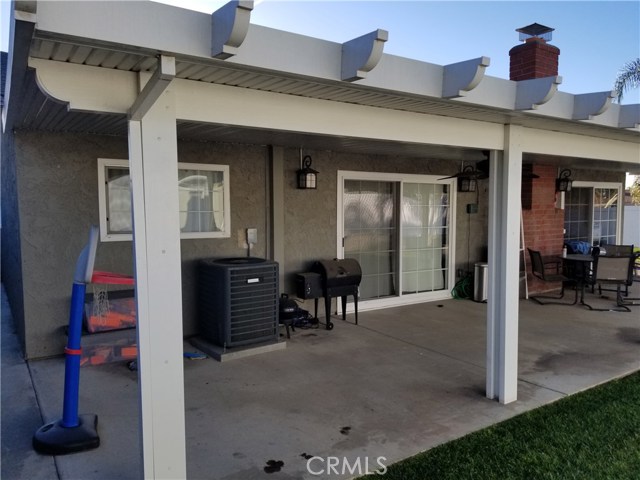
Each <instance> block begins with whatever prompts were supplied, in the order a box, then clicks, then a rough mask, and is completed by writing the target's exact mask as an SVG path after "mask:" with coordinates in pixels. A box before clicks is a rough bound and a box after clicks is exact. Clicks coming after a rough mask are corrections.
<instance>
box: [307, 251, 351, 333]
mask: <svg viewBox="0 0 640 480" xmlns="http://www.w3.org/2000/svg"><path fill="white" fill-rule="evenodd" d="M311 271H312V272H314V273H318V274H320V276H321V278H322V296H323V297H324V308H325V316H326V319H327V330H331V329H332V328H333V323H331V316H330V314H331V299H332V298H333V297H342V319H343V320H345V318H346V311H347V296H349V295H353V305H354V308H355V318H356V325H357V324H358V287H359V285H360V281H361V280H362V269H361V268H360V264H359V263H358V262H357V260H355V259H353V258H344V259H337V258H335V259H333V260H319V261H317V262H315V263H314V264H313V266H312V267H311ZM317 301H318V300H317V297H316V311H317Z"/></svg>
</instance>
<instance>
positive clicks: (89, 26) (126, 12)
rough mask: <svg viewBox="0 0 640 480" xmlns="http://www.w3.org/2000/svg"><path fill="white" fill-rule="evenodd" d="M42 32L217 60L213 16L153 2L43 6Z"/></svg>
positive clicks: (40, 10)
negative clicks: (214, 48)
mask: <svg viewBox="0 0 640 480" xmlns="http://www.w3.org/2000/svg"><path fill="white" fill-rule="evenodd" d="M37 28H38V30H39V31H41V32H47V33H50V34H57V35H63V36H71V37H78V38H87V39H91V40H92V41H94V42H95V41H97V43H100V42H108V43H113V44H118V45H130V46H132V47H136V48H144V49H152V50H154V51H159V52H160V51H161V52H168V53H181V54H185V55H192V56H196V57H204V58H211V16H210V15H207V14H206V13H201V12H195V11H191V10H186V9H184V8H177V7H172V6H169V5H164V4H161V3H156V2H150V1H91V2H78V1H55V2H51V1H40V2H38V25H37Z"/></svg>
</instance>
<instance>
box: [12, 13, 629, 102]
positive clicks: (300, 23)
mask: <svg viewBox="0 0 640 480" xmlns="http://www.w3.org/2000/svg"><path fill="white" fill-rule="evenodd" d="M112 1H123V0H112ZM157 1H160V3H167V4H173V5H176V6H179V7H181V8H189V9H192V10H199V11H202V12H206V13H211V12H213V11H215V10H217V9H218V8H220V7H221V6H222V5H224V4H225V3H226V1H224V0H222V1H221V0H157ZM0 2H1V3H2V18H1V20H0V27H1V28H0V32H1V34H2V35H1V39H2V42H1V43H0V47H1V49H2V50H3V51H6V50H7V45H8V44H7V40H6V39H7V38H8V27H7V24H8V11H9V3H10V2H9V0H0ZM251 22H252V23H255V24H259V25H264V26H267V27H272V28H276V29H281V30H286V31H290V32H295V33H300V34H304V35H309V36H312V37H317V38H322V39H325V40H329V41H334V42H339V43H343V42H345V41H348V40H350V39H352V38H355V37H358V36H360V35H363V34H365V33H369V32H371V31H373V30H375V29H377V28H382V29H384V30H387V31H388V32H389V40H388V41H387V42H386V44H385V46H384V52H385V53H389V54H393V55H400V56H403V57H408V58H412V59H415V60H422V61H425V62H430V63H435V64H439V65H447V64H449V63H456V62H459V61H463V60H468V59H472V58H477V57H480V56H487V57H490V59H491V65H490V66H489V68H488V69H487V71H486V74H487V75H490V76H494V77H499V78H509V53H508V52H509V49H511V48H512V47H514V46H516V45H518V44H520V41H519V39H518V33H517V32H516V31H515V30H516V29H517V28H520V27H524V26H526V25H529V24H531V23H534V22H537V23H540V24H542V25H546V26H548V27H551V28H554V29H555V31H554V32H553V39H552V40H551V42H550V43H551V44H553V45H555V46H557V47H558V48H559V49H560V59H559V65H560V66H559V72H558V73H559V75H561V76H562V80H563V81H562V85H560V88H559V89H560V90H561V91H564V92H568V93H573V94H580V93H590V92H600V91H606V90H610V89H611V88H612V87H613V83H614V81H615V78H616V75H617V73H618V72H619V70H620V69H621V68H622V67H623V65H624V64H625V63H627V62H629V61H631V60H634V59H636V58H638V57H640V1H639V0H632V1H579V2H578V1H564V2H559V1H552V0H550V1H544V0H539V1H535V2H533V1H531V2H530V1H455V0H450V1H391V0H378V1H369V0H346V1H345V0H323V1H307V0H258V1H256V2H255V5H254V9H253V11H252V14H251ZM622 103H623V104H629V103H640V89H635V90H632V91H629V92H627V93H626V95H625V97H624V98H623V101H622Z"/></svg>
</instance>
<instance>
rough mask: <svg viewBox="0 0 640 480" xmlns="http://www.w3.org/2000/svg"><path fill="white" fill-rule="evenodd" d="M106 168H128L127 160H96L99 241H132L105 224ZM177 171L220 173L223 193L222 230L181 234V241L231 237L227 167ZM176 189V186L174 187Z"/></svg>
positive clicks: (186, 166) (197, 166) (183, 166)
mask: <svg viewBox="0 0 640 480" xmlns="http://www.w3.org/2000/svg"><path fill="white" fill-rule="evenodd" d="M107 167H116V168H129V160H123V159H115V158H98V212H99V216H100V240H101V241H103V242H122V241H130V240H132V239H133V235H132V234H131V233H109V229H108V222H107V209H108V206H107V188H106V169H107ZM178 170H203V171H213V172H222V174H223V177H224V191H223V202H224V206H223V215H224V228H223V229H222V230H220V231H217V232H181V233H180V238H181V239H199V238H229V237H231V203H230V197H231V195H230V192H229V188H230V178H229V166H228V165H215V164H210V163H180V162H179V163H178ZM176 188H178V186H177V185H176Z"/></svg>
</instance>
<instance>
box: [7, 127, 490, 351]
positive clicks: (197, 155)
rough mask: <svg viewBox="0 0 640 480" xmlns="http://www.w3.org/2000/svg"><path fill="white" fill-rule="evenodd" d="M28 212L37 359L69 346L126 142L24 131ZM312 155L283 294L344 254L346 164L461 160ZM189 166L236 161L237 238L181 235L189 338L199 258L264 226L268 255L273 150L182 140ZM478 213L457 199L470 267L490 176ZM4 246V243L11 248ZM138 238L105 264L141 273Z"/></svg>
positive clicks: (22, 171)
mask: <svg viewBox="0 0 640 480" xmlns="http://www.w3.org/2000/svg"><path fill="white" fill-rule="evenodd" d="M15 146H16V155H17V159H18V162H17V177H18V184H19V186H20V188H19V191H18V195H19V196H18V198H19V202H18V205H19V208H20V211H21V213H22V217H21V219H22V224H21V225H20V227H21V243H20V248H21V251H22V262H23V263H22V265H23V268H24V272H25V277H24V306H25V319H26V322H25V323H26V328H25V332H24V333H25V340H26V342H25V343H26V354H27V356H28V357H29V358H37V357H46V356H50V355H58V354H60V352H61V351H62V349H63V347H64V343H65V341H66V337H65V335H64V327H65V326H66V324H67V322H68V312H69V299H70V290H71V282H72V277H73V271H74V268H75V262H76V259H77V256H78V254H79V252H80V250H81V249H82V247H83V245H84V244H85V242H86V240H87V233H88V227H89V225H91V224H97V223H98V221H99V219H98V188H97V181H98V180H97V171H98V170H97V158H100V157H104V158H121V159H125V158H127V156H128V153H127V148H128V146H127V140H126V138H119V137H108V136H97V135H65V134H49V133H33V132H20V133H17V134H16V136H15ZM305 153H306V154H310V155H312V157H313V162H314V163H313V166H314V168H316V169H317V170H318V171H319V172H320V174H319V184H318V189H317V190H314V191H303V190H298V189H296V188H295V174H296V170H297V169H298V168H299V151H298V150H297V149H285V153H284V185H285V191H284V209H285V212H284V219H285V220H284V221H285V235H284V238H285V245H284V251H285V261H284V262H283V264H281V266H280V268H281V269H282V271H283V272H285V273H286V275H285V282H284V285H282V286H281V291H282V292H288V293H294V292H295V287H294V285H293V278H294V275H295V273H296V272H300V271H305V270H307V269H308V268H309V266H310V264H311V263H312V262H313V261H314V260H316V259H319V258H333V257H335V255H336V228H337V225H336V210H337V174H338V170H356V171H369V172H402V173H415V174H426V175H438V176H440V175H442V176H444V175H449V174H452V173H455V172H456V171H457V170H458V168H459V162H454V161H451V160H448V161H444V160H438V159H415V158H402V157H389V156H382V155H364V154H363V155H357V154H351V153H343V152H331V151H310V152H307V151H305ZM178 157H179V161H181V162H188V163H217V164H226V165H229V166H230V178H231V188H230V193H231V232H232V235H231V238H226V239H206V240H182V242H181V255H182V263H183V266H182V297H183V302H182V303H183V325H184V334H185V336H190V335H194V334H197V333H198V324H197V312H196V309H197V295H198V288H197V281H196V278H197V264H198V260H199V259H202V258H207V257H227V256H244V255H246V249H245V248H244V246H243V245H242V243H241V241H240V240H239V231H240V232H241V231H244V229H246V228H249V227H253V228H257V229H258V244H257V245H256V247H255V249H254V250H253V251H252V254H253V255H255V256H259V257H265V256H266V255H267V254H266V252H267V227H268V225H267V219H268V218H269V216H268V208H269V200H268V198H267V192H268V189H267V181H268V178H269V175H268V165H269V161H268V148H267V147H265V146H252V145H235V144H221V143H220V144H218V143H199V142H179V144H178ZM479 187H480V191H479V193H478V195H479V204H480V209H479V213H478V214H473V215H471V216H467V214H466V204H467V203H475V202H476V194H459V195H458V222H457V225H456V232H457V233H456V235H457V244H456V257H457V259H458V260H457V268H463V269H466V264H467V240H468V238H469V237H468V235H467V230H468V227H469V224H468V220H471V232H472V233H471V237H470V238H471V243H470V252H471V257H470V264H471V268H473V263H474V262H475V261H478V260H484V258H481V257H482V255H483V254H484V249H483V247H486V211H487V208H486V189H487V188H488V182H487V181H481V182H480V183H479ZM3 250H4V249H3ZM132 255H133V254H132V245H131V242H129V241H124V242H102V243H100V245H99V248H98V255H97V259H96V268H97V269H100V270H107V271H114V272H120V273H132V272H133V256H132Z"/></svg>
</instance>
